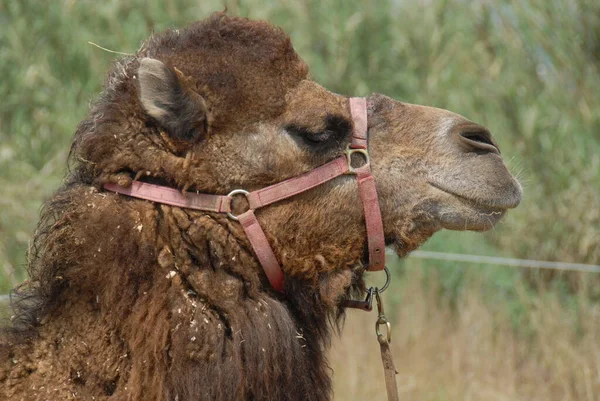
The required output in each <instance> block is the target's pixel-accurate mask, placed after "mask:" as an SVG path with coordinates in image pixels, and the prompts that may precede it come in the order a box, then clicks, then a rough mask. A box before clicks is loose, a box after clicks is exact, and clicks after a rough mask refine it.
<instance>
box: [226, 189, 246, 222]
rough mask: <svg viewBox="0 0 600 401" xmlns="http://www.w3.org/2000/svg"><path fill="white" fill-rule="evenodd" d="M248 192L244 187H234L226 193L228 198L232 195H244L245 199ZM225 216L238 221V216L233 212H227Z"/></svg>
mask: <svg viewBox="0 0 600 401" xmlns="http://www.w3.org/2000/svg"><path fill="white" fill-rule="evenodd" d="M248 194H250V192H248V191H246V190H245V189H234V190H233V191H231V192H230V193H228V194H227V197H228V198H231V197H232V196H234V195H244V196H245V197H246V199H247V198H248ZM227 217H229V218H230V219H232V220H235V221H238V220H239V219H238V217H237V216H235V215H234V214H233V213H231V212H227Z"/></svg>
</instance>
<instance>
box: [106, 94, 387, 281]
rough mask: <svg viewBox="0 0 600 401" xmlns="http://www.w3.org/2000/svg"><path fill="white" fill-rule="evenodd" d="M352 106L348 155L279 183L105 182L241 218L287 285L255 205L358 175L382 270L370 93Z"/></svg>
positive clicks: (270, 272) (126, 191)
mask: <svg viewBox="0 0 600 401" xmlns="http://www.w3.org/2000/svg"><path fill="white" fill-rule="evenodd" d="M350 112H351V114H352V120H353V121H354V130H353V133H352V142H351V144H350V146H349V147H348V149H346V151H345V154H344V156H340V157H338V158H336V159H334V160H332V161H330V162H328V163H326V164H324V165H322V166H319V167H317V168H315V169H313V170H311V171H309V172H307V173H304V174H302V175H300V176H298V177H294V178H290V179H287V180H284V181H281V182H279V183H277V184H273V185H270V186H268V187H265V188H262V189H258V190H256V191H252V192H248V191H246V190H243V189H236V190H233V191H231V192H230V193H229V194H227V195H213V194H198V193H194V192H187V193H185V194H182V193H181V192H180V191H178V190H177V189H174V188H169V187H163V186H159V185H153V184H148V183H145V182H140V181H134V182H133V183H132V184H131V185H130V186H129V187H127V188H124V187H121V186H119V185H117V184H105V185H104V188H105V189H107V190H109V191H113V192H117V193H120V194H123V195H128V196H131V197H134V198H140V199H146V200H149V201H152V202H157V203H164V204H167V205H171V206H178V207H182V208H187V209H195V210H202V211H206V212H215V213H227V215H228V216H229V217H230V218H232V219H233V220H238V221H239V222H240V224H241V225H242V228H243V229H244V232H245V233H246V236H247V237H248V240H249V241H250V244H251V245H252V248H253V250H254V253H255V254H256V257H257V258H258V260H259V262H260V264H261V265H262V268H263V270H264V271H265V274H266V275H267V277H268V279H269V282H270V283H271V286H272V287H273V288H274V289H276V290H277V291H280V292H282V291H283V283H284V275H283V271H282V270H281V266H280V265H279V262H278V261H277V258H276V257H275V254H274V252H273V249H272V248H271V245H270V244H269V242H268V241H267V237H266V235H265V233H264V231H263V229H262V227H261V226H260V224H259V222H258V220H257V218H256V215H255V214H254V211H255V210H256V209H259V208H261V207H264V206H267V205H270V204H272V203H275V202H278V201H280V200H283V199H287V198H289V197H292V196H294V195H297V194H299V193H302V192H305V191H308V190H309V189H312V188H314V187H317V186H319V185H321V184H324V183H325V182H327V181H330V180H332V179H334V178H336V177H339V176H340V175H344V174H353V175H356V179H357V182H358V192H359V195H360V199H361V201H362V205H363V211H364V216H365V224H366V227H367V244H368V249H369V264H368V270H370V271H378V270H382V269H383V268H384V267H385V238H384V235H383V223H382V220H381V211H380V209H379V200H378V198H377V190H376V188H375V179H374V178H373V174H372V172H371V165H370V162H369V153H368V151H367V145H368V143H367V142H368V141H367V139H368V137H367V101H366V99H365V98H356V97H355V98H350ZM355 153H360V154H362V155H363V156H364V157H365V159H366V162H365V164H364V165H362V166H361V167H357V168H354V167H352V155H353V154H355ZM239 194H243V195H244V196H246V198H247V200H248V205H249V209H248V210H247V211H246V212H244V213H242V214H240V215H238V216H234V215H233V214H232V210H231V200H232V197H233V196H235V195H239Z"/></svg>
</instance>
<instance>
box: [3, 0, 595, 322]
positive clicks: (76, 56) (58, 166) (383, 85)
mask: <svg viewBox="0 0 600 401" xmlns="http://www.w3.org/2000/svg"><path fill="white" fill-rule="evenodd" d="M225 6H226V7H227V8H228V12H229V13H230V14H234V15H243V16H250V17H252V18H262V19H267V20H269V21H271V22H273V23H275V24H277V25H280V26H282V27H283V28H284V30H285V31H286V32H288V33H289V34H290V36H291V37H292V41H293V43H294V45H295V47H296V49H297V51H298V52H299V53H300V55H301V56H302V57H303V58H304V59H305V60H306V61H307V62H308V64H309V65H310V66H311V74H312V76H313V78H314V79H315V80H316V81H318V82H320V83H321V84H323V85H324V86H325V87H327V88H329V89H330V90H333V91H336V92H339V93H343V94H346V95H366V94H368V93H371V92H382V93H385V94H387V95H389V96H392V97H395V98H397V99H400V100H403V101H406V102H410V103H420V104H427V105H432V106H436V107H442V108H448V109H450V110H452V111H455V112H457V113H460V114H463V115H465V116H467V117H468V118H470V119H472V120H474V121H477V122H479V123H481V124H483V125H486V126H487V127H489V128H490V129H491V130H492V132H493V133H494V134H495V136H496V138H497V140H498V142H499V143H500V147H501V149H502V152H503V154H504V155H505V158H507V160H508V164H509V165H510V167H511V168H512V170H513V171H514V172H515V173H517V174H518V175H519V176H520V178H521V180H522V181H523V183H524V187H525V197H524V200H523V203H522V204H521V206H520V207H519V208H518V209H516V210H515V211H513V212H511V213H509V216H508V218H507V219H506V220H505V221H504V222H503V223H502V224H501V225H500V226H499V227H498V228H497V229H496V230H494V231H493V232H491V233H486V234H484V235H481V234H474V233H455V232H453V233H448V232H446V233H439V234H436V236H434V237H433V238H432V240H430V242H428V243H427V244H426V245H425V249H428V250H444V251H447V252H453V251H456V252H465V253H472V254H488V255H497V256H513V257H524V258H535V259H545V260H562V261H573V262H583V263H586V262H587V263H600V195H599V194H600V113H599V111H600V74H599V68H600V2H597V1H595V0H580V1H578V2H573V1H569V0H530V1H527V2H514V1H508V0H501V1H494V2H491V1H484V0H478V1H472V2H465V1H460V0H454V1H449V0H445V1H427V0H421V1H402V0H397V1H390V2H377V3H375V2H366V1H359V0H345V1H341V0H331V1H316V0H304V1H290V0H284V1H280V2H277V3H266V2H260V1H258V0H247V1H228V2H219V1H212V0H211V1H202V2H200V1H192V0H165V1H150V2H146V1H137V0H129V1H105V2H94V1H85V0H80V1H76V0H67V1H50V2H39V1H32V0H22V1H18V2H15V1H9V0H0V26H1V27H2V28H0V74H1V75H0V76H2V80H1V81H0V98H1V99H2V107H1V108H0V172H1V173H0V187H1V188H2V190H3V191H2V195H1V196H0V206H1V208H0V293H6V292H8V291H9V290H10V288H12V287H14V286H15V285H17V284H18V283H20V282H21V281H22V280H24V279H25V278H26V273H25V271H26V270H25V263H26V261H25V253H26V249H27V245H28V241H29V238H30V236H31V234H32V233H33V230H34V228H35V224H36V222H37V219H38V213H39V207H40V204H41V202H42V201H43V199H45V198H47V197H48V196H50V195H51V193H52V191H53V190H54V189H55V188H57V186H58V185H59V183H60V181H61V179H62V176H63V175H64V173H65V169H66V155H67V153H68V149H69V143H70V138H71V135H72V134H73V132H74V131H75V127H76V125H77V123H78V122H79V121H80V120H81V119H83V118H84V116H85V115H86V112H87V109H88V103H89V101H90V100H91V99H93V98H94V96H96V95H97V94H98V93H99V91H100V90H101V85H102V82H103V79H104V74H105V72H106V71H107V69H108V68H109V66H110V63H111V62H112V61H113V60H114V59H115V58H117V57H118V56H117V55H115V54H113V53H109V52H106V51H103V50H100V49H98V48H96V47H94V46H91V45H89V44H88V41H91V42H94V43H97V44H99V45H101V46H103V47H106V48H108V49H112V50H114V51H119V52H125V53H131V52H134V51H135V50H136V49H137V48H138V47H139V46H140V44H141V42H142V41H143V40H144V39H145V38H146V37H147V36H148V35H149V34H150V33H151V32H152V31H159V30H162V29H165V28H168V27H181V26H184V25H186V24H187V23H189V22H191V21H194V20H198V19H202V18H204V17H206V16H207V15H208V14H209V13H211V12H214V11H220V10H223V9H224V8H225ZM410 263H413V264H415V263H417V265H418V266H422V267H423V269H425V270H427V269H430V270H431V271H435V274H436V275H439V276H440V278H439V282H440V283H441V284H440V288H441V290H440V291H441V292H442V295H443V298H444V299H448V300H449V301H450V302H452V300H456V299H458V295H459V294H460V292H461V291H464V290H465V288H471V289H472V288H473V287H474V285H475V284H473V283H477V288H479V289H480V290H481V291H482V292H483V293H485V294H486V297H488V298H489V300H490V301H489V302H490V303H498V302H506V304H507V305H508V307H509V308H516V309H518V308H522V302H521V301H517V300H518V299H521V298H522V297H519V296H517V295H516V293H515V291H517V290H516V288H520V283H521V282H522V281H523V280H524V279H527V280H530V279H531V275H522V274H521V272H520V271H519V270H515V269H506V268H501V267H490V266H472V267H468V268H467V267H461V266H457V265H456V264H453V263H444V262H433V261H432V262H427V263H422V262H413V261H411V260H410V259H409V260H408V261H406V262H395V264H396V265H398V266H396V267H395V269H394V270H395V271H396V272H397V274H398V275H401V274H402V269H403V267H402V265H403V264H404V265H406V264H410ZM432 274H433V273H432ZM571 276H572V277H574V278H573V279H572V281H574V282H576V283H580V282H582V281H585V282H588V281H590V282H593V278H590V277H589V276H580V275H571ZM425 277H427V273H426V274H425ZM582 277H583V278H582ZM553 282H559V283H562V282H563V281H561V280H554V281H553ZM596 282H597V281H596ZM561 285H562V284H557V285H555V287H556V288H557V290H558V291H563V290H564V291H567V290H566V289H563V287H564V288H567V287H568V285H567V286H566V287H565V286H562V287H561ZM589 287H590V286H589V285H588V286H587V287H586V288H589ZM596 287H597V286H596ZM568 288H571V287H568ZM568 288H567V289H568ZM596 291H599V290H598V289H596ZM592 295H593V294H592ZM596 295H597V294H596ZM511 300H515V301H514V305H513V304H512V303H511V302H513V301H511ZM511 305H512V306H511ZM516 309H515V310H516ZM520 313H521V312H518V311H517V312H515V315H514V316H516V319H517V321H518V319H519V316H520Z"/></svg>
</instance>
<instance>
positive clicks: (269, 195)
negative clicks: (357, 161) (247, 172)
mask: <svg viewBox="0 0 600 401" xmlns="http://www.w3.org/2000/svg"><path fill="white" fill-rule="evenodd" d="M347 172H348V163H347V161H346V157H344V156H340V157H338V158H337V159H334V160H332V161H330V162H329V163H325V164H324V165H322V166H320V167H317V168H315V169H314V170H311V171H309V172H307V173H304V174H302V175H300V176H298V177H294V178H290V179H288V180H285V181H282V182H280V183H277V184H273V185H271V186H268V187H266V188H263V189H259V190H256V191H253V192H250V193H249V194H248V195H247V196H246V197H247V198H248V203H249V205H250V209H258V208H261V207H263V206H267V205H270V204H272V203H275V202H278V201H280V200H283V199H287V198H290V197H292V196H294V195H297V194H299V193H301V192H304V191H308V190H309V189H312V188H315V187H317V186H319V185H321V184H324V183H326V182H327V181H329V180H332V179H334V178H335V177H339V176H340V175H342V174H346V173H347Z"/></svg>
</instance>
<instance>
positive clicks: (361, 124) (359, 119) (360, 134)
mask: <svg viewBox="0 0 600 401" xmlns="http://www.w3.org/2000/svg"><path fill="white" fill-rule="evenodd" d="M350 113H351V114H352V120H353V121H354V130H353V131H352V145H351V147H352V148H353V149H367V145H368V142H367V141H368V137H367V135H368V126H367V99H365V98H364V97H351V98H350Z"/></svg>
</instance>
